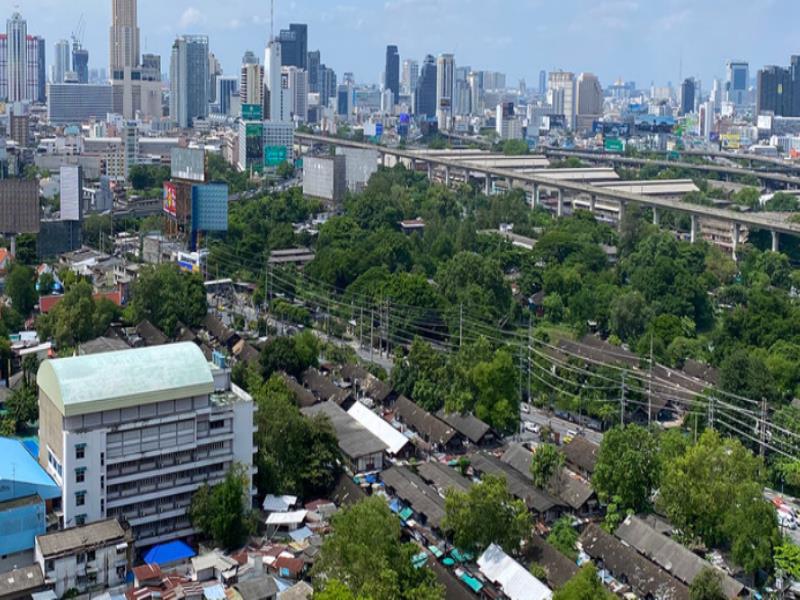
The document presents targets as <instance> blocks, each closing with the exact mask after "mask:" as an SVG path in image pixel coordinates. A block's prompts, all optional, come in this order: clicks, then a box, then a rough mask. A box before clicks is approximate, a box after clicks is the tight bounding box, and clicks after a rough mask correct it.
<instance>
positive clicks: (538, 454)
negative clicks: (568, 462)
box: [530, 444, 564, 489]
mask: <svg viewBox="0 0 800 600" xmlns="http://www.w3.org/2000/svg"><path fill="white" fill-rule="evenodd" d="M563 466H564V455H563V454H561V452H559V450H558V448H556V447H555V446H554V445H553V444H539V446H537V447H536V450H535V451H534V453H533V457H532V458H531V467H530V471H531V477H533V484H534V485H535V486H537V487H539V488H542V489H545V488H546V487H547V486H548V484H549V483H550V481H551V480H552V479H553V477H554V476H556V475H558V473H559V471H561V468H562V467H563Z"/></svg>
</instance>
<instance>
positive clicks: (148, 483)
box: [37, 343, 255, 546]
mask: <svg viewBox="0 0 800 600" xmlns="http://www.w3.org/2000/svg"><path fill="white" fill-rule="evenodd" d="M37 384H38V386H39V414H40V421H39V422H40V424H39V437H40V453H39V462H40V463H41V464H42V465H43V466H44V467H45V469H46V470H47V471H48V473H50V474H51V475H52V476H53V478H54V479H55V480H56V482H57V483H58V484H59V486H60V487H61V492H62V510H63V514H62V522H63V525H64V527H67V528H68V527H74V526H77V525H82V524H85V523H92V522H94V521H100V520H103V519H108V518H115V517H116V518H119V519H125V520H126V521H127V522H128V523H129V524H130V525H131V527H132V530H133V536H134V539H135V543H136V546H148V545H151V544H155V543H160V542H163V541H166V540H170V539H176V538H181V537H185V536H188V535H191V534H193V533H194V531H195V530H194V529H193V528H192V526H191V523H190V521H189V516H188V514H187V512H188V508H189V505H190V504H191V499H192V495H193V494H194V492H195V491H197V489H198V488H199V487H200V486H201V485H203V484H205V483H207V484H209V485H214V484H216V483H219V482H220V481H222V479H223V478H224V476H225V474H226V472H227V471H228V469H229V468H230V467H231V466H232V465H233V464H234V463H239V464H242V465H244V466H245V467H246V468H247V469H248V472H249V473H250V474H251V484H250V488H251V490H253V488H252V474H254V472H255V470H254V468H253V453H254V450H255V449H254V446H253V433H254V425H253V412H254V410H255V409H254V403H253V401H252V398H251V397H250V396H249V395H247V393H246V392H244V391H243V390H241V389H240V388H238V387H236V386H235V385H233V384H232V383H231V380H230V371H229V370H223V369H220V368H218V367H216V366H214V365H213V364H210V363H209V362H207V361H206V359H205V357H204V356H203V353H202V351H201V350H200V349H199V348H198V347H197V346H196V345H195V344H192V343H181V344H169V345H165V346H153V347H147V348H138V349H131V350H122V351H118V352H108V353H103V354H95V355H87V356H77V357H71V358H62V359H55V360H48V361H45V362H43V363H42V365H41V366H40V367H39V372H38V374H37ZM252 493H255V491H254V490H253V491H252Z"/></svg>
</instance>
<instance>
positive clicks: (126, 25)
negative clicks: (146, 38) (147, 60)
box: [109, 0, 139, 79]
mask: <svg viewBox="0 0 800 600" xmlns="http://www.w3.org/2000/svg"><path fill="white" fill-rule="evenodd" d="M110 39H111V42H110V45H109V53H110V58H111V61H110V67H111V72H112V73H113V72H114V71H121V70H123V69H125V67H130V68H135V67H138V66H139V24H138V17H137V0H111V32H110ZM112 77H113V76H112ZM113 78H114V79H122V77H113Z"/></svg>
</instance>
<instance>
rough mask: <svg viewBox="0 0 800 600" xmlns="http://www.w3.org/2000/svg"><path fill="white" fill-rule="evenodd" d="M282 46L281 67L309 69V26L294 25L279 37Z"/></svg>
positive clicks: (283, 30) (282, 30)
mask: <svg viewBox="0 0 800 600" xmlns="http://www.w3.org/2000/svg"><path fill="white" fill-rule="evenodd" d="M278 43H279V44H280V45H281V54H280V57H281V66H284V67H297V68H299V69H307V68H308V25H305V24H303V23H292V24H291V25H289V29H281V32H280V34H279V35H278Z"/></svg>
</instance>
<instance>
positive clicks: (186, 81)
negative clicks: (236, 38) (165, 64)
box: [169, 35, 209, 129]
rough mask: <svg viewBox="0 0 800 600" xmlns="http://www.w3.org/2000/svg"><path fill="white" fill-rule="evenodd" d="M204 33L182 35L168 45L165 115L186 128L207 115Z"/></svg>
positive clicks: (206, 48)
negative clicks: (167, 93) (168, 115)
mask: <svg viewBox="0 0 800 600" xmlns="http://www.w3.org/2000/svg"><path fill="white" fill-rule="evenodd" d="M208 86H209V76H208V36H205V35H185V36H181V37H179V38H178V39H176V40H175V43H174V44H173V45H172V60H171V62H170V110H169V114H170V117H172V120H174V121H175V122H176V123H177V125H178V127H181V128H183V129H187V128H189V127H191V126H192V122H193V121H194V120H195V119H205V118H206V117H207V116H208V96H209V94H208Z"/></svg>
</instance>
